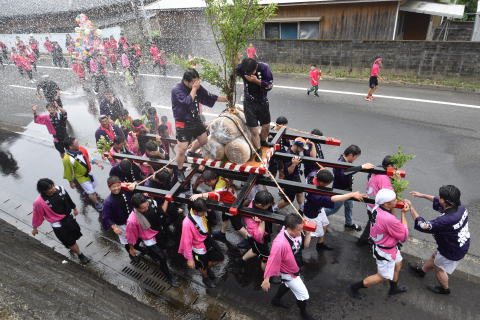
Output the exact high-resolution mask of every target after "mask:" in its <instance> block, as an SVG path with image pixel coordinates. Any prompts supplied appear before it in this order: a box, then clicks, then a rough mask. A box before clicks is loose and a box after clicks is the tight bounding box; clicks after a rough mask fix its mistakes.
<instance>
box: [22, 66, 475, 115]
mask: <svg viewBox="0 0 480 320" xmlns="http://www.w3.org/2000/svg"><path fill="white" fill-rule="evenodd" d="M37 68H44V69H58V70H70V68H60V67H50V66H37ZM109 73H118V72H116V71H109ZM140 75H141V76H144V77H153V78H167V79H181V78H182V77H178V76H163V75H158V74H151V73H140ZM237 84H242V83H241V82H237ZM17 87H19V86H17ZM274 87H275V88H282V89H289V90H300V91H302V90H303V91H305V90H306V88H303V87H291V86H282V85H274ZM318 91H319V92H324V93H334V94H343V95H351V96H365V93H360V92H351V91H338V90H326V89H319V90H318ZM375 97H378V98H384V99H392V100H402V101H413V102H423V103H430V104H440V105H447V106H455V107H463V108H471V109H480V105H475V104H465V103H456V102H448V101H440V100H427V99H417V98H407V97H398V96H387V95H381V94H376V95H375ZM204 114H205V115H207V113H204Z"/></svg>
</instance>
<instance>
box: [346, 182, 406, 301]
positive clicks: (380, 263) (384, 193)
mask: <svg viewBox="0 0 480 320" xmlns="http://www.w3.org/2000/svg"><path fill="white" fill-rule="evenodd" d="M396 205H397V195H396V194H395V192H393V190H390V189H381V190H380V191H378V193H377V195H376V197H375V206H374V207H373V210H372V212H371V217H370V238H371V239H372V241H373V243H374V244H373V256H374V258H375V259H376V261H377V273H376V274H374V275H371V276H369V277H367V278H365V279H363V280H360V281H359V282H356V283H353V284H351V285H350V291H351V293H352V296H353V297H354V298H356V299H364V298H365V295H364V294H362V293H360V289H363V288H368V287H371V286H374V285H376V284H379V283H381V282H384V281H386V280H389V281H390V291H389V292H388V294H389V295H391V296H392V295H395V294H399V293H403V292H406V291H407V288H406V287H404V286H398V276H399V274H400V269H401V268H402V255H401V254H400V250H399V244H400V242H405V241H407V238H408V225H407V217H406V214H407V211H409V210H410V206H409V205H408V203H405V206H404V207H403V209H402V213H401V220H398V219H397V218H396V217H395V215H394V213H393V209H394V208H395V206H396Z"/></svg>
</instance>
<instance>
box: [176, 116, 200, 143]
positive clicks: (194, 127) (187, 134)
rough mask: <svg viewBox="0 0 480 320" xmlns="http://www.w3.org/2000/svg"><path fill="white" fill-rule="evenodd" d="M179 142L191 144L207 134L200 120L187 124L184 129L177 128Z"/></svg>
mask: <svg viewBox="0 0 480 320" xmlns="http://www.w3.org/2000/svg"><path fill="white" fill-rule="evenodd" d="M176 130H177V140H178V142H189V143H190V142H191V141H192V140H195V139H196V138H197V137H199V136H201V135H202V134H204V133H205V132H207V130H206V128H205V125H204V124H203V123H202V122H201V121H200V120H194V121H188V122H185V127H184V128H179V127H177V128H176Z"/></svg>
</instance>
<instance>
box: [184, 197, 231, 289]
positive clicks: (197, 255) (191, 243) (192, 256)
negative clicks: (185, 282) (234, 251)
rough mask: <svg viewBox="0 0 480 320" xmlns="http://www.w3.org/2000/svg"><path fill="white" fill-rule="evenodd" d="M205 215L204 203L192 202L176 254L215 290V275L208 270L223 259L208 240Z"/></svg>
mask: <svg viewBox="0 0 480 320" xmlns="http://www.w3.org/2000/svg"><path fill="white" fill-rule="evenodd" d="M206 214H207V203H206V201H205V200H204V199H196V200H195V201H193V203H192V207H191V209H190V213H189V214H188V215H187V216H186V217H185V218H184V219H183V223H182V236H181V238H180V246H179V248H178V253H179V254H181V255H183V257H184V258H185V259H186V260H187V265H188V267H189V268H191V269H193V268H196V269H199V271H200V273H201V274H202V278H203V283H204V284H205V285H206V286H207V287H209V288H215V283H214V281H213V280H214V279H215V275H214V274H213V272H212V271H211V269H210V268H211V267H213V266H215V265H217V264H218V263H220V262H221V261H223V258H224V257H223V254H222V253H221V252H220V251H219V250H218V249H216V247H215V246H214V243H213V240H212V239H211V238H210V234H209V233H210V229H209V226H208V223H207V219H206V216H205V215H206Z"/></svg>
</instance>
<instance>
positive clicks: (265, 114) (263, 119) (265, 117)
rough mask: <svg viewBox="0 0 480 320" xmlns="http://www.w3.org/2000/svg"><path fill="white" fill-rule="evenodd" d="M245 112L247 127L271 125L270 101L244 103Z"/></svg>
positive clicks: (246, 101)
mask: <svg viewBox="0 0 480 320" xmlns="http://www.w3.org/2000/svg"><path fill="white" fill-rule="evenodd" d="M243 110H244V112H245V120H246V121H247V126H248V127H250V128H255V127H258V126H259V123H260V125H261V126H262V125H264V124H269V123H270V120H271V119H270V107H269V103H268V100H265V101H255V100H254V101H248V100H245V101H244V102H243Z"/></svg>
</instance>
